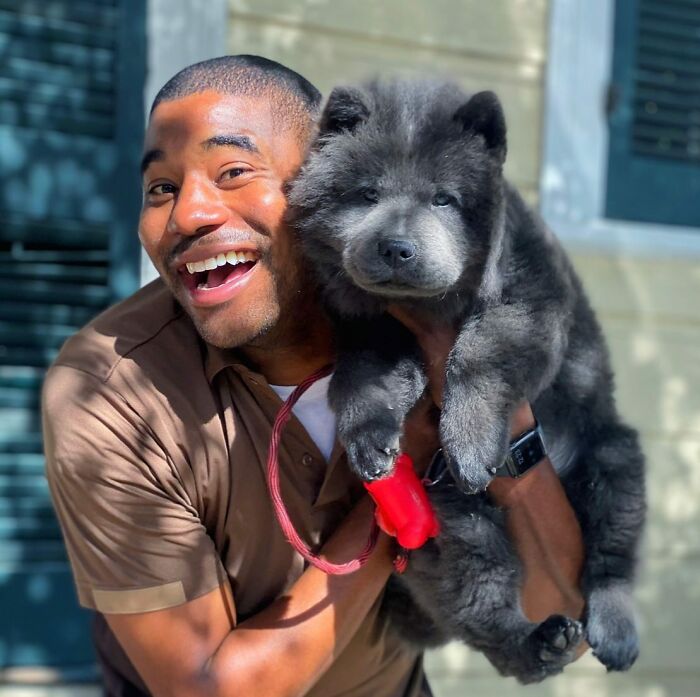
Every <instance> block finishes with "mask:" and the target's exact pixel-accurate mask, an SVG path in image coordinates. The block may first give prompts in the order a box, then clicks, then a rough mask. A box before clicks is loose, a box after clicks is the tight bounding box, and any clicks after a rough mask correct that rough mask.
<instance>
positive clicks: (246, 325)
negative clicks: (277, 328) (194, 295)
mask: <svg viewBox="0 0 700 697" xmlns="http://www.w3.org/2000/svg"><path fill="white" fill-rule="evenodd" d="M188 314H189V316H190V318H191V319H192V322H193V323H194V326H195V329H196V330H197V333H198V334H199V335H200V336H201V337H202V339H204V341H206V342H207V343H208V344H210V345H212V346H216V347H217V348H221V349H230V348H238V347H240V346H247V345H250V344H255V343H256V342H257V341H258V340H259V339H261V338H262V337H264V336H265V335H266V334H267V333H268V332H269V331H270V330H271V329H272V327H273V326H274V325H275V322H276V317H275V316H274V313H269V314H268V315H263V314H262V313H260V315H258V314H257V313H254V312H250V311H249V312H247V313H245V314H244V315H243V316H241V315H239V316H237V317H231V316H230V315H231V313H227V312H226V311H225V308H221V309H220V310H218V311H212V310H209V311H207V312H201V311H200V310H198V309H191V310H189V311H188Z"/></svg>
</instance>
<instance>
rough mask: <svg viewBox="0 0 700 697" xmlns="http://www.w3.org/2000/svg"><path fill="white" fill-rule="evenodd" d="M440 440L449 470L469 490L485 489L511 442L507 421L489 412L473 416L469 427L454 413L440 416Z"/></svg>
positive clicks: (461, 485)
mask: <svg viewBox="0 0 700 697" xmlns="http://www.w3.org/2000/svg"><path fill="white" fill-rule="evenodd" d="M440 440H441V441H442V447H443V452H444V454H445V457H446V458H447V462H448V464H449V465H450V470H451V471H452V474H453V476H454V477H455V479H456V480H457V483H458V484H459V485H460V487H461V488H462V489H463V490H464V491H466V492H467V493H471V494H476V493H478V492H481V491H484V490H485V489H486V487H487V486H488V485H489V483H490V482H491V480H492V479H493V477H494V474H495V473H496V470H497V468H498V467H500V466H501V465H502V464H503V461H504V458H505V454H506V447H507V442H508V422H507V421H506V420H505V419H500V418H498V417H492V418H489V417H488V415H487V414H482V415H480V416H479V417H476V418H471V419H470V420H469V426H468V427H467V426H465V424H464V423H460V421H459V420H458V419H455V418H453V417H452V414H445V413H444V412H443V416H442V418H441V419H440Z"/></svg>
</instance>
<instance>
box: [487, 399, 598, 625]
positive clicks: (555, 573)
mask: <svg viewBox="0 0 700 697" xmlns="http://www.w3.org/2000/svg"><path fill="white" fill-rule="evenodd" d="M534 423H535V420H534V417H533V415H532V411H531V410H530V408H529V406H528V405H523V406H522V407H520V408H519V409H518V412H517V413H516V414H515V417H514V420H513V424H512V428H511V435H512V436H513V437H515V436H517V435H519V434H521V433H523V432H524V431H526V430H527V429H528V428H531V427H532V426H533V425H534ZM488 492H489V495H490V497H491V499H492V500H493V501H494V503H496V504H497V505H499V506H501V507H503V508H504V509H505V510H506V515H507V524H508V532H509V535H510V538H511V540H512V542H513V544H514V545H515V548H516V550H517V552H518V556H519V557H520V559H521V562H522V564H523V570H524V579H523V588H522V594H521V600H522V606H523V611H524V612H525V614H526V615H527V617H528V618H529V619H530V620H532V621H541V620H543V619H545V618H547V617H548V616H549V615H552V614H563V615H566V616H568V617H572V618H579V617H581V613H582V612H583V606H584V600H583V597H582V596H581V592H580V590H579V578H580V575H581V569H582V567H583V563H584V548H583V538H582V536H581V528H580V526H579V524H578V521H577V520H576V516H575V515H574V512H573V510H572V508H571V505H570V504H569V501H568V499H567V497H566V493H565V492H564V489H563V487H562V485H561V482H560V481H559V477H558V476H557V473H556V472H555V471H554V468H553V467H552V464H551V463H550V461H549V459H545V460H543V461H542V462H540V463H539V464H538V465H537V466H536V467H534V468H533V469H532V470H530V471H529V472H528V473H527V474H526V475H525V476H523V477H521V478H520V479H510V478H506V477H498V478H496V479H494V480H493V481H492V483H491V484H490V486H489V489H488Z"/></svg>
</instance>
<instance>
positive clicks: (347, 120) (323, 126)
mask: <svg viewBox="0 0 700 697" xmlns="http://www.w3.org/2000/svg"><path fill="white" fill-rule="evenodd" d="M368 116H369V107H368V106H367V103H366V101H365V96H364V95H363V94H362V92H360V90H358V89H355V88H354V87H336V88H334V89H333V91H332V92H331V95H330V97H328V102H327V103H326V108H325V109H324V110H323V114H322V115H321V121H320V123H319V131H320V135H322V136H323V135H327V134H332V133H340V132H341V131H353V130H355V128H356V127H357V126H358V125H359V124H360V123H362V122H363V121H364V120H365V119H366V118H367V117H368Z"/></svg>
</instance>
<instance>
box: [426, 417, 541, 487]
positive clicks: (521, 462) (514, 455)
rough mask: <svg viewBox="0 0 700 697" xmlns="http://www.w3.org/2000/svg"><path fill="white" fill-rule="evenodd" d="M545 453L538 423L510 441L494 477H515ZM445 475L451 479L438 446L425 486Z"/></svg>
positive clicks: (437, 481)
mask: <svg viewBox="0 0 700 697" xmlns="http://www.w3.org/2000/svg"><path fill="white" fill-rule="evenodd" d="M546 455H547V449H546V447H545V444H544V438H543V436H542V428H541V427H540V425H539V423H536V424H535V426H534V427H533V428H531V429H529V430H527V431H525V433H522V434H521V435H519V436H518V437H517V438H516V439H515V440H513V441H511V443H510V446H509V447H508V455H507V456H506V459H505V460H504V462H503V464H502V465H501V466H500V467H499V468H498V469H497V470H496V471H495V473H494V475H495V476H496V477H511V478H514V479H517V478H518V477H522V476H523V475H524V474H525V473H526V472H528V471H529V470H531V469H532V468H533V467H534V466H535V465H537V464H538V463H540V462H541V461H542V460H543V459H544V458H545V457H546ZM446 477H449V478H450V479H452V475H451V474H450V471H449V469H448V468H447V458H446V457H445V456H444V455H443V452H442V448H439V449H438V450H437V451H436V452H435V455H433V459H432V461H431V463H430V465H429V466H428V469H427V470H426V472H425V476H424V477H423V482H424V483H425V486H428V487H430V486H434V485H435V484H437V483H439V482H441V481H442V480H443V479H445V478H446Z"/></svg>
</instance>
